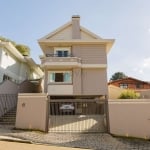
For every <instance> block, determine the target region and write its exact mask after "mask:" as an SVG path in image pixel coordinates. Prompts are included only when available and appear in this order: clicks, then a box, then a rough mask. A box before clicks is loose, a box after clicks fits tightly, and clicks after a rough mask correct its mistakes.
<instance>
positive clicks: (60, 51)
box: [54, 47, 71, 57]
mask: <svg viewBox="0 0 150 150" xmlns="http://www.w3.org/2000/svg"><path fill="white" fill-rule="evenodd" d="M54 54H55V56H57V57H69V56H70V54H71V52H70V47H64V48H63V47H60V48H59V47H57V48H55V49H54Z"/></svg>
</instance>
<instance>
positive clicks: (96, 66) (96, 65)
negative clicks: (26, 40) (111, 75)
mask: <svg viewBox="0 0 150 150" xmlns="http://www.w3.org/2000/svg"><path fill="white" fill-rule="evenodd" d="M81 67H82V68H107V64H82V66H81Z"/></svg>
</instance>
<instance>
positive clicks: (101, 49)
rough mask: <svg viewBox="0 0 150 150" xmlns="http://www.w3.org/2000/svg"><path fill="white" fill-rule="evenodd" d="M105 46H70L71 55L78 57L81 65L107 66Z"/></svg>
mask: <svg viewBox="0 0 150 150" xmlns="http://www.w3.org/2000/svg"><path fill="white" fill-rule="evenodd" d="M105 49H106V47H105V45H79V46H75V45H74V46H72V54H73V56H75V57H79V58H81V60H82V63H83V64H107V56H106V50H105Z"/></svg>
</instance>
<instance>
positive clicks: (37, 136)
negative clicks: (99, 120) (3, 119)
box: [0, 126, 150, 150]
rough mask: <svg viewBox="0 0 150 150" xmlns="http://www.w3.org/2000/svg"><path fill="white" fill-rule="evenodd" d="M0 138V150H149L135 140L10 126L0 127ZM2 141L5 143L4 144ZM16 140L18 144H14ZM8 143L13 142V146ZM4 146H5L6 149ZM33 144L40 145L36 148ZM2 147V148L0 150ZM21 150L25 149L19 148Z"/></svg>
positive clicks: (142, 142) (142, 143)
mask: <svg viewBox="0 0 150 150" xmlns="http://www.w3.org/2000/svg"><path fill="white" fill-rule="evenodd" d="M0 138H1V139H0V141H1V142H0V150H17V147H13V146H17V145H19V146H18V147H19V149H20V146H21V145H20V144H22V146H23V145H27V148H28V149H29V150H30V149H33V146H34V147H36V149H37V150H38V149H39V147H40V146H42V145H47V146H44V147H43V148H41V147H40V148H41V149H42V150H46V149H44V148H47V147H48V148H49V149H51V150H53V149H56V150H58V149H60V150H61V149H62V150H63V149H66V150H69V149H72V150H79V149H92V150H97V149H101V150H133V149H134V150H150V141H146V140H142V139H135V138H121V137H113V136H111V135H110V134H107V133H87V134H83V133H52V132H50V133H43V132H39V131H25V130H14V129H13V128H12V127H10V126H8V127H7V126H0ZM14 138H15V139H14ZM2 140H3V141H2ZM4 140H5V141H7V142H6V143H5V141H4ZM17 140H18V144H16V143H15V141H17ZM19 140H21V141H19ZM8 141H9V142H8ZM10 141H14V143H15V145H14V143H13V142H10ZM19 142H24V143H19ZM25 142H26V144H25ZM7 143H8V144H7ZM27 143H28V144H27ZM29 143H32V144H29ZM5 144H7V147H6V146H5ZM34 144H41V145H37V146H36V145H34ZM10 145H12V146H10ZM2 146H4V147H3V148H2ZM9 146H10V147H9ZM30 147H31V148H30ZM25 148H26V147H25ZM78 148H79V149H78ZM19 149H18V150H19ZM36 149H35V150H36ZM21 150H26V149H24V148H22V147H21ZM33 150H34V149H33Z"/></svg>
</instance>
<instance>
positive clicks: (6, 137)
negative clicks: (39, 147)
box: [0, 136, 33, 144]
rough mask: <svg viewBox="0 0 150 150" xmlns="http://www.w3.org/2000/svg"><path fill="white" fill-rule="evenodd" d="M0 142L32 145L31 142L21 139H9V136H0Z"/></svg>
mask: <svg viewBox="0 0 150 150" xmlns="http://www.w3.org/2000/svg"><path fill="white" fill-rule="evenodd" d="M0 141H8V142H18V143H27V144H33V142H32V141H29V140H22V139H19V138H14V137H10V136H0Z"/></svg>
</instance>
